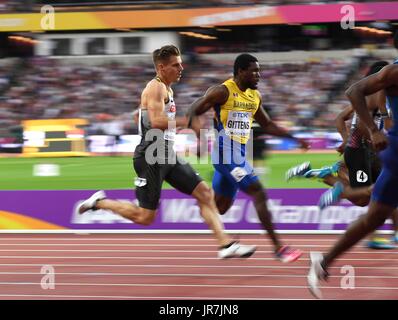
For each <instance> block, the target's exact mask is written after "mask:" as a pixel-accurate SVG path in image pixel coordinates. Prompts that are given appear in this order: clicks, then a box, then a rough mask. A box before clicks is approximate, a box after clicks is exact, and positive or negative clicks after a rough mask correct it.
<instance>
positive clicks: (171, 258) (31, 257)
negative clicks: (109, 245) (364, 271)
mask: <svg viewBox="0 0 398 320" xmlns="http://www.w3.org/2000/svg"><path fill="white" fill-rule="evenodd" d="M0 259H113V260H123V259H129V260H218V261H222V260H220V259H219V258H217V257H214V258H211V257H129V256H127V257H118V256H116V257H103V256H98V257H87V256H73V257H70V256H0ZM247 259H250V260H251V261H253V260H272V261H277V259H275V258H253V257H251V258H247ZM234 260H245V259H244V258H234ZM309 260H310V259H308V258H302V259H300V261H309ZM339 261H372V262H374V261H375V259H364V258H350V259H343V258H341V259H339ZM377 261H390V262H398V260H397V259H381V258H377Z"/></svg>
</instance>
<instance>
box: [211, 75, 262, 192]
mask: <svg viewBox="0 0 398 320" xmlns="http://www.w3.org/2000/svg"><path fill="white" fill-rule="evenodd" d="M223 85H224V86H225V87H226V88H227V89H228V93H229V95H228V100H227V101H226V103H224V104H222V105H217V106H215V108H214V109H215V112H216V115H215V119H214V127H215V129H216V130H217V131H218V134H219V135H218V137H217V139H216V142H215V147H214V150H213V154H212V160H213V161H212V162H213V165H214V168H215V169H216V170H215V173H214V177H213V189H214V190H215V192H216V194H220V195H224V196H226V197H229V198H232V199H234V198H235V196H236V194H237V192H238V189H242V190H246V189H247V188H248V187H249V186H250V185H251V184H253V183H254V182H256V181H258V177H257V176H256V175H255V174H254V171H253V168H252V166H251V165H250V164H249V163H248V161H247V159H246V143H247V142H248V141H249V138H250V130H251V125H252V122H253V117H254V115H255V113H256V112H257V109H258V108H259V105H260V102H261V97H260V93H259V92H258V91H257V90H253V89H250V88H248V89H247V90H246V91H245V92H242V91H241V90H240V89H239V87H238V86H237V84H236V83H235V81H234V80H233V79H229V80H227V81H225V82H224V83H223Z"/></svg>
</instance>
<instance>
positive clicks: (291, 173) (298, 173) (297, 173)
mask: <svg viewBox="0 0 398 320" xmlns="http://www.w3.org/2000/svg"><path fill="white" fill-rule="evenodd" d="M308 170H311V164H310V162H309V161H307V162H303V163H302V164H299V165H298V166H295V167H292V168H290V169H289V170H287V171H286V174H285V178H286V181H289V180H290V179H292V178H296V177H297V178H299V177H304V176H305V174H306V173H307V172H308Z"/></svg>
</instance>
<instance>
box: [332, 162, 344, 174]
mask: <svg viewBox="0 0 398 320" xmlns="http://www.w3.org/2000/svg"><path fill="white" fill-rule="evenodd" d="M342 164H343V163H342V161H337V162H336V163H335V164H333V165H332V166H331V171H332V175H334V176H337V174H338V173H339V170H340V168H341V165H342Z"/></svg>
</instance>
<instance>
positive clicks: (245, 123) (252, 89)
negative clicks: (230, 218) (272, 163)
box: [190, 54, 308, 262]
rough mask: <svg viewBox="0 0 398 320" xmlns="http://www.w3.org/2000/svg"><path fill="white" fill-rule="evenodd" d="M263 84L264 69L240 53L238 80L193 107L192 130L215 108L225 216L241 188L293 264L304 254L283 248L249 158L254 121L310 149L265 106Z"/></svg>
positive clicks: (278, 250) (217, 185)
mask: <svg viewBox="0 0 398 320" xmlns="http://www.w3.org/2000/svg"><path fill="white" fill-rule="evenodd" d="M259 80H260V65H259V63H258V60H257V58H256V57H254V56H252V55H250V54H241V55H239V56H238V57H237V58H236V59H235V62H234V77H233V78H232V79H229V80H227V81H225V82H223V83H222V84H220V85H217V86H214V87H211V88H210V89H208V90H207V92H206V93H205V95H204V96H203V97H201V98H199V99H198V100H196V101H195V102H194V103H193V104H192V106H191V109H190V119H191V121H190V124H191V125H190V126H191V128H192V129H194V130H195V131H196V133H197V134H198V135H199V129H200V126H199V125H198V122H197V121H196V118H197V116H199V115H201V114H203V113H205V112H206V111H207V110H209V109H211V108H213V109H214V111H215V119H214V122H215V129H216V130H217V133H218V135H217V137H216V141H215V146H214V149H213V153H212V162H213V166H214V168H215V173H214V178H213V189H214V191H215V200H216V205H217V208H218V210H219V212H220V214H224V213H225V212H227V211H228V209H229V208H230V207H231V206H232V204H233V202H234V200H235V196H236V194H237V192H238V190H239V189H241V190H242V191H243V192H245V193H246V194H248V195H249V196H251V198H252V200H253V204H254V206H255V208H256V211H257V215H258V217H259V220H260V222H261V224H262V226H263V228H264V230H266V231H267V235H268V236H269V237H270V238H271V240H272V242H273V245H274V250H275V255H276V257H277V258H278V259H279V260H280V261H282V262H292V261H295V260H297V259H298V258H299V257H300V256H301V252H300V250H295V249H291V248H290V247H288V246H286V245H282V243H281V242H280V240H279V237H278V236H277V235H276V233H275V230H274V227H273V224H272V215H271V213H270V211H269V209H268V207H267V195H266V193H265V190H264V187H263V186H262V184H261V182H260V181H259V179H258V177H257V176H256V175H255V174H254V171H253V168H252V166H251V165H250V164H249V163H248V162H247V160H246V152H247V150H246V144H247V142H248V140H249V138H250V133H251V126H252V122H253V120H256V122H258V124H259V125H260V126H261V127H262V128H264V131H265V133H267V134H270V135H274V136H279V137H286V138H290V139H295V140H297V142H298V144H299V145H300V146H301V147H302V148H304V149H306V148H307V147H308V145H307V143H306V142H305V141H304V140H301V139H296V138H294V137H293V136H292V135H290V134H289V133H288V132H287V131H286V130H284V129H283V128H281V127H279V126H278V125H277V124H276V123H275V122H274V121H272V120H271V118H270V117H269V116H268V114H267V113H266V112H265V110H264V109H263V108H261V107H260V106H261V104H262V99H261V95H260V92H259V91H258V90H257V84H258V82H259Z"/></svg>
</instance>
